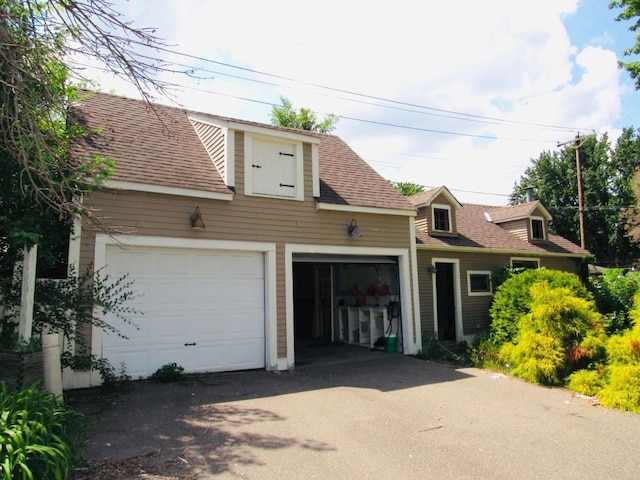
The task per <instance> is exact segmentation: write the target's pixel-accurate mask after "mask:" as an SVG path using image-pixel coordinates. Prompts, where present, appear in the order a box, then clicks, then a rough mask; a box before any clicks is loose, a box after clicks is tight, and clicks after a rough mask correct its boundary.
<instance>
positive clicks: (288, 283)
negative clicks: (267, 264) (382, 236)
mask: <svg viewBox="0 0 640 480" xmlns="http://www.w3.org/2000/svg"><path fill="white" fill-rule="evenodd" d="M284 248H285V252H284V258H285V260H284V268H285V292H286V332H287V357H286V365H279V367H280V369H282V370H285V369H288V368H293V367H294V365H295V347H294V331H293V323H294V322H293V263H294V259H293V257H294V254H305V253H306V254H316V255H358V256H374V257H375V256H386V257H396V258H397V259H398V275H399V281H400V304H401V311H402V322H403V323H402V345H403V346H404V353H405V355H415V354H416V353H418V351H419V349H420V348H421V346H422V343H421V338H420V333H419V332H420V324H419V321H420V315H419V310H418V307H417V306H416V305H415V304H414V303H413V302H412V299H413V294H414V288H417V287H415V286H414V284H412V282H411V271H412V265H411V261H410V260H411V258H413V257H412V256H411V251H410V250H409V249H403V248H385V247H346V246H338V245H312V244H293V243H288V244H286V245H285V247H284ZM414 332H418V333H417V334H416V335H414ZM278 361H279V362H280V361H281V359H278Z"/></svg>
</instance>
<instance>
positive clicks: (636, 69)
mask: <svg viewBox="0 0 640 480" xmlns="http://www.w3.org/2000/svg"><path fill="white" fill-rule="evenodd" d="M609 8H612V9H613V8H621V9H622V13H620V14H618V15H617V16H616V17H615V20H616V21H618V22H620V21H623V20H624V21H631V22H632V23H631V25H630V26H629V30H631V31H632V32H634V33H635V34H636V43H635V45H633V46H631V47H629V48H627V49H626V50H625V51H624V56H625V57H631V58H638V55H640V0H613V1H611V2H610V3H609ZM618 65H619V66H620V68H623V69H625V70H627V71H628V72H629V74H630V75H631V78H633V79H635V81H636V90H640V60H631V61H629V62H625V61H622V60H620V61H619V62H618Z"/></svg>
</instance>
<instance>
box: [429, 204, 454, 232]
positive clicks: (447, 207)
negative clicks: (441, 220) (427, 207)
mask: <svg viewBox="0 0 640 480" xmlns="http://www.w3.org/2000/svg"><path fill="white" fill-rule="evenodd" d="M436 210H446V211H447V216H448V223H449V229H448V230H441V229H439V228H436ZM431 226H432V227H433V231H434V232H441V233H453V218H452V217H451V205H445V204H440V203H434V204H433V205H431Z"/></svg>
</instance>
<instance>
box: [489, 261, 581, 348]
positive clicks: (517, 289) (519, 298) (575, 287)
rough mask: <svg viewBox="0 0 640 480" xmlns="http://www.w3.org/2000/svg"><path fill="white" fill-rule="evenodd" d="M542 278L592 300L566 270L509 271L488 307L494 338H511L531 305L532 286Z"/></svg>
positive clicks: (546, 281)
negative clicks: (514, 272)
mask: <svg viewBox="0 0 640 480" xmlns="http://www.w3.org/2000/svg"><path fill="white" fill-rule="evenodd" d="M542 282H545V283H547V284H548V285H549V286H551V287H564V288H568V289H569V290H570V291H571V293H572V294H573V295H574V296H576V297H578V298H582V299H585V300H589V301H591V300H593V295H592V294H591V293H590V292H589V291H588V290H587V288H586V287H585V286H584V285H582V283H581V282H580V279H579V278H578V277H577V276H576V275H573V274H571V273H568V272H561V271H558V270H547V269H545V268H538V269H527V270H524V271H523V272H521V273H517V274H515V275H512V276H510V277H509V278H508V279H507V280H505V281H504V283H502V284H501V285H500V287H498V289H497V290H496V293H495V295H494V297H493V302H492V304H491V308H490V310H489V314H490V316H491V330H490V331H491V337H492V338H493V341H494V342H496V343H497V344H502V343H504V342H509V341H512V340H513V339H514V337H515V336H516V333H517V330H518V322H519V321H520V319H521V318H522V317H523V316H524V315H526V314H527V313H529V311H530V308H531V287H532V286H533V285H536V284H538V283H542Z"/></svg>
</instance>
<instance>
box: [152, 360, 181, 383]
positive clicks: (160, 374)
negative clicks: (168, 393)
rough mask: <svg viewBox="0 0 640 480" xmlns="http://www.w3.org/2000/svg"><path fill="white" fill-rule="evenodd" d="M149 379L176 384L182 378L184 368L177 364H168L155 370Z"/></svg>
mask: <svg viewBox="0 0 640 480" xmlns="http://www.w3.org/2000/svg"><path fill="white" fill-rule="evenodd" d="M151 378H153V379H154V380H158V381H159V382H164V383H169V382H177V381H179V380H182V379H183V378H184V368H183V367H181V366H180V365H178V364H177V363H168V364H166V365H163V366H162V367H160V368H159V369H158V370H156V371H155V372H154V373H153V375H151Z"/></svg>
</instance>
